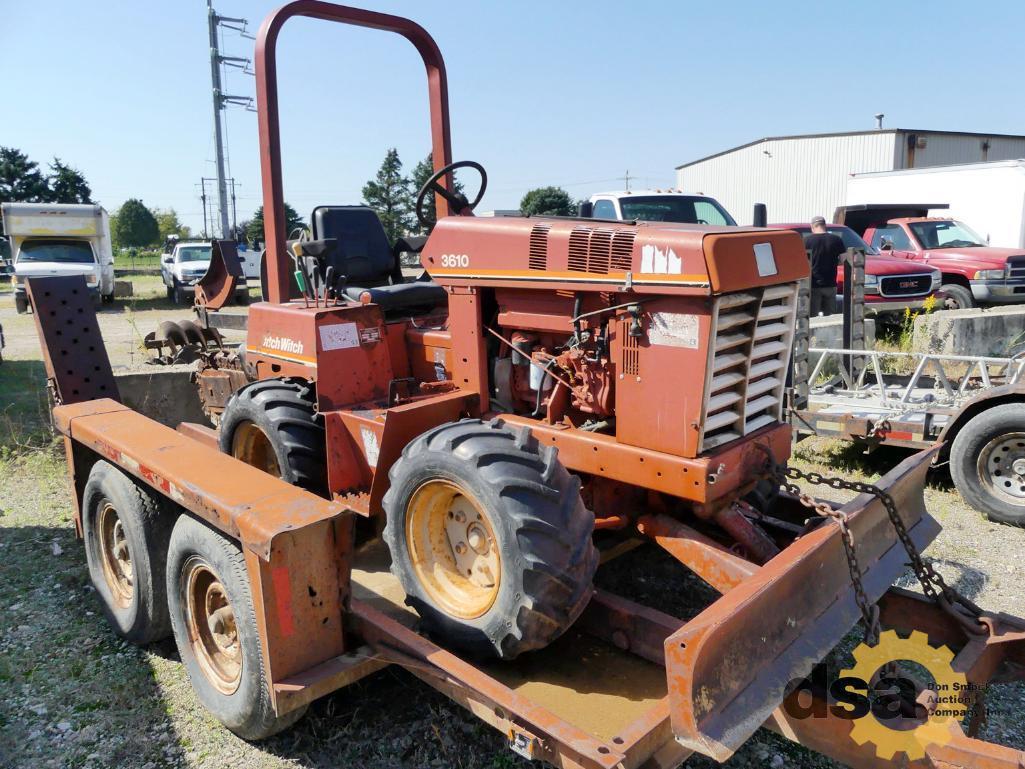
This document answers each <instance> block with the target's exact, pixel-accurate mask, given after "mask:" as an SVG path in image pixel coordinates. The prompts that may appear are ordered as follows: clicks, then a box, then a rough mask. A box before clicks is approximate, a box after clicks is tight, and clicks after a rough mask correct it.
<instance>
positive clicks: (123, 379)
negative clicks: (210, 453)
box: [114, 366, 210, 427]
mask: <svg viewBox="0 0 1025 769" xmlns="http://www.w3.org/2000/svg"><path fill="white" fill-rule="evenodd" d="M192 372H193V369H192V367H191V366H153V367H151V368H148V369H146V370H145V371H122V372H117V371H115V372H114V378H115V379H116V380H117V387H118V390H119V391H120V392H121V402H122V403H124V404H125V405H126V406H128V407H129V408H133V409H135V410H136V411H138V412H140V413H142V414H145V415H146V416H148V417H149V418H150V419H155V420H156V421H157V422H160V423H161V424H164V425H167V426H168V427H177V426H178V424H179V423H180V422H198V423H199V424H202V425H210V421H209V420H208V419H207V418H206V414H204V413H203V408H202V406H201V405H200V402H199V392H198V391H197V390H196V385H194V384H193V383H192V382H191V381H190V380H191V378H192Z"/></svg>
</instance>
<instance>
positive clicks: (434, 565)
mask: <svg viewBox="0 0 1025 769" xmlns="http://www.w3.org/2000/svg"><path fill="white" fill-rule="evenodd" d="M389 477H390V480H391V486H390V488H389V489H388V492H387V493H386V494H385V496H384V499H383V507H384V510H385V514H386V523H385V528H384V533H383V537H384V541H385V542H386V543H387V545H388V548H389V550H390V551H391V556H392V572H393V573H394V574H395V576H396V577H398V579H399V582H400V583H401V584H402V588H403V589H404V590H405V592H406V603H407V604H408V605H410V606H412V607H413V608H414V609H416V611H417V612H418V613H419V614H420V617H421V619H422V625H423V627H424V629H425V630H428V631H430V632H432V633H434V634H435V635H437V636H438V637H439V638H441V639H443V640H444V641H446V642H448V643H451V644H452V645H453V646H457V647H459V648H461V649H464V650H466V651H468V652H469V653H470V654H472V655H474V656H477V657H499V658H501V659H512V658H514V657H516V656H517V655H519V654H522V653H523V652H527V651H531V650H533V649H540V648H543V647H545V646H547V645H548V644H549V643H551V642H552V641H554V640H555V639H556V638H558V637H559V636H560V635H562V633H563V632H564V631H565V630H566V629H567V628H568V627H569V626H570V625H572V624H573V622H574V621H575V620H576V619H577V617H579V616H580V613H581V612H582V611H583V610H584V607H585V606H587V602H588V601H589V600H590V598H591V595H592V592H593V591H592V588H591V580H592V578H593V577H594V572H595V569H597V567H598V551H597V550H596V549H595V547H594V544H593V543H592V542H591V534H592V532H593V531H594V516H593V514H592V513H591V512H589V511H588V510H587V508H586V507H584V503H583V501H582V499H581V498H580V479H579V478H577V477H576V476H574V475H571V474H570V473H569V472H568V471H567V470H566V468H565V467H563V465H562V463H560V462H559V460H558V457H557V450H556V449H555V447H554V446H550V447H544V448H543V447H541V446H540V445H539V444H538V442H537V440H536V439H535V438H534V437H533V436H532V435H531V434H530V431H529V430H527V429H526V428H522V429H519V430H515V431H514V430H513V429H511V428H509V427H507V426H506V425H505V424H504V423H503V422H502V421H501V420H500V419H494V420H491V421H490V422H486V423H485V422H481V421H480V420H479V419H464V420H462V421H460V422H453V423H449V424H446V425H442V426H441V427H437V428H435V429H433V430H430V431H428V432H427V433H424V434H423V435H421V436H420V437H419V438H417V439H416V440H414V441H412V442H411V443H410V444H409V445H408V446H406V448H405V450H404V451H403V452H402V457H401V458H399V460H398V461H397V462H395V464H394V465H393V466H392V468H391V472H390V474H389Z"/></svg>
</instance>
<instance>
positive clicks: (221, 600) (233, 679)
mask: <svg viewBox="0 0 1025 769" xmlns="http://www.w3.org/2000/svg"><path fill="white" fill-rule="evenodd" d="M166 590H167V599H168V604H169V606H170V611H171V624H172V626H173V627H174V640H175V642H176V643H177V644H178V654H179V656H180V657H181V660H182V663H183V664H184V665H185V670H186V671H187V672H188V675H189V681H190V682H191V683H192V688H193V689H194V690H195V692H196V696H197V697H198V698H199V701H200V702H201V703H203V706H204V707H205V708H206V709H207V710H209V711H210V712H211V713H212V714H213V715H214V717H216V718H217V720H218V721H220V722H221V723H222V724H224V725H225V726H226V727H228V728H229V729H230V730H231V731H233V732H234V733H235V734H237V735H238V736H239V737H242V738H243V739H246V740H262V739H265V738H267V737H270V736H271V735H274V734H277V733H278V732H280V731H283V730H285V729H287V728H289V727H290V726H292V724H294V723H295V722H296V721H298V720H299V719H300V718H302V716H303V714H305V713H306V707H305V706H304V707H301V708H298V709H297V710H293V711H291V712H289V713H285V714H284V715H282V716H278V715H276V714H275V713H274V708H273V706H272V705H271V701H270V689H269V687H268V685H267V676H266V674H265V673H264V669H263V656H262V653H261V649H260V635H259V631H258V629H257V625H256V610H255V609H254V607H253V597H252V592H251V591H250V587H249V576H248V573H247V571H246V564H245V556H244V555H243V554H242V551H241V550H240V549H239V547H238V546H237V545H236V544H235V543H234V542H232V541H230V540H228V539H226V538H225V537H224V536H222V535H221V534H219V533H218V532H216V531H214V530H213V529H211V528H209V527H208V526H206V525H205V524H203V523H200V522H199V521H197V520H196V519H194V518H191V517H190V516H188V515H182V516H181V517H180V518H179V519H178V523H177V524H175V527H174V531H173V532H172V533H171V543H170V546H169V547H168V553H167V582H166Z"/></svg>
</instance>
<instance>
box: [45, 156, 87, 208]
mask: <svg viewBox="0 0 1025 769" xmlns="http://www.w3.org/2000/svg"><path fill="white" fill-rule="evenodd" d="M46 184H47V186H48V187H49V188H50V191H49V199H48V201H47V202H48V203H92V202H93V200H92V194H93V191H92V190H91V189H89V183H88V182H86V180H85V177H84V176H83V175H82V173H81V171H79V170H78V169H77V168H72V167H71V166H69V165H67V164H65V163H63V162H62V161H61V159H60V158H54V159H53V162H52V163H51V164H50V174H49V175H48V176H47V177H46Z"/></svg>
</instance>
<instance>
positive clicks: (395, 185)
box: [363, 147, 414, 243]
mask: <svg viewBox="0 0 1025 769" xmlns="http://www.w3.org/2000/svg"><path fill="white" fill-rule="evenodd" d="M363 202H364V203H365V204H366V205H368V206H370V207H371V208H372V209H374V210H375V211H376V212H377V215H378V217H380V219H381V224H383V225H384V231H385V233H386V234H387V235H388V242H389V243H394V242H395V241H396V240H397V239H398V238H400V237H402V236H403V235H405V234H406V233H408V232H410V231H412V230H413V227H414V225H413V221H412V219H413V217H412V216H411V208H412V205H411V201H410V194H409V179H407V178H405V177H404V176H403V175H402V161H401V160H399V151H398V150H397V149H395V148H394V147H392V148H391V149H390V150H388V154H387V155H385V156H384V162H383V163H381V167H380V168H379V169H378V170H377V176H376V177H374V178H373V179H372V180H370V181H369V182H367V183H366V184H364V185H363Z"/></svg>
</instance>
